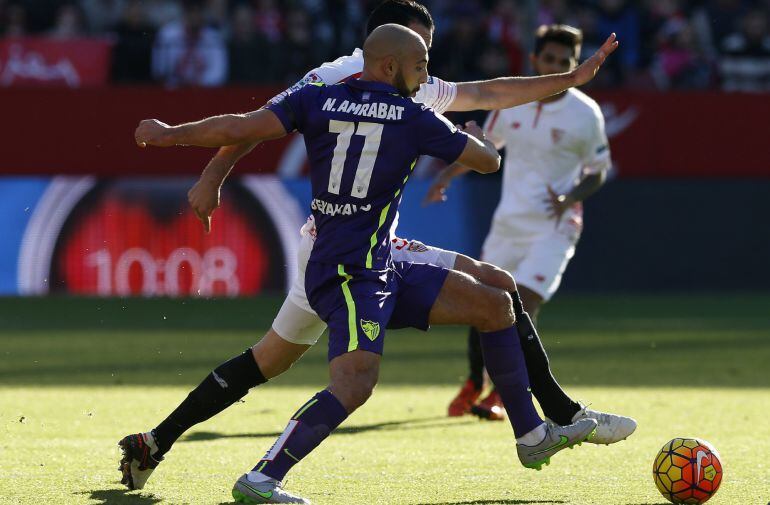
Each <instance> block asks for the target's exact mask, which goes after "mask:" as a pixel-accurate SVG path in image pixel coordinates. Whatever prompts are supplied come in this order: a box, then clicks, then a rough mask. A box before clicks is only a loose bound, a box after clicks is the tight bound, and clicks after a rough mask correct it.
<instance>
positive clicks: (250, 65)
mask: <svg viewBox="0 0 770 505" xmlns="http://www.w3.org/2000/svg"><path fill="white" fill-rule="evenodd" d="M229 53H230V82H238V83H242V82H249V83H260V82H261V83H266V82H271V81H273V80H275V77H274V76H275V75H276V69H275V68H274V65H275V64H274V61H275V59H276V55H275V54H274V47H272V46H271V45H270V44H269V43H268V41H267V39H265V38H264V37H263V36H262V34H261V33H258V32H257V26H256V23H255V22H254V9H252V8H251V7H250V6H249V5H248V4H239V5H238V6H237V7H236V8H235V11H233V15H232V21H231V35H230V45H229Z"/></svg>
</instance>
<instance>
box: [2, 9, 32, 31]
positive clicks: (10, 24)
mask: <svg viewBox="0 0 770 505" xmlns="http://www.w3.org/2000/svg"><path fill="white" fill-rule="evenodd" d="M26 33H27V12H26V11H25V10H24V6H23V5H21V4H18V3H11V4H8V5H5V6H3V7H2V9H1V10H0V36H2V37H22V36H24V35H25V34H26Z"/></svg>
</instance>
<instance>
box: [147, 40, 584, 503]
mask: <svg viewBox="0 0 770 505" xmlns="http://www.w3.org/2000/svg"><path fill="white" fill-rule="evenodd" d="M364 57H365V63H364V71H363V74H362V76H361V79H360V80H358V79H353V80H351V81H349V82H348V83H346V84H340V85H336V86H323V85H322V86H306V87H304V88H302V89H300V90H299V91H297V92H295V93H292V94H289V95H288V96H286V97H285V98H284V99H283V100H281V101H278V102H276V103H273V104H271V105H270V106H268V107H267V108H266V109H262V110H259V111H256V112H252V113H249V114H245V115H229V116H218V117H213V118H208V119H205V120H203V121H199V122H197V123H189V124H185V125H179V126H176V127H168V126H167V125H164V124H162V123H159V122H157V121H149V122H147V121H145V122H143V123H142V125H140V128H138V129H137V132H136V141H137V143H138V144H139V145H159V146H168V145H177V144H182V145H199V146H208V147H211V146H219V145H233V144H236V143H239V142H244V141H247V140H252V141H253V140H260V141H261V140H268V139H272V138H277V137H281V136H283V135H286V134H287V133H290V132H292V131H294V130H298V131H300V132H302V133H304V135H305V144H306V147H307V150H308V155H309V158H310V163H311V180H312V188H313V198H314V200H313V205H312V208H313V215H314V216H315V218H316V224H317V238H316V242H315V244H314V247H313V251H312V253H311V256H310V260H309V262H308V266H307V271H306V288H307V292H308V297H309V300H310V303H311V306H312V308H313V309H314V310H315V311H316V312H317V313H318V314H319V315H320V316H321V317H322V318H323V320H324V321H325V322H326V323H327V324H328V326H329V330H330V333H329V360H330V363H329V367H330V383H329V385H328V387H327V388H326V389H324V390H322V391H320V392H319V393H317V394H316V395H315V396H314V397H313V398H311V399H310V400H309V401H308V402H307V403H305V404H304V405H303V406H302V407H301V408H300V409H299V410H298V411H297V413H296V414H295V415H294V416H293V417H292V419H291V420H290V421H289V424H288V425H287V427H286V430H285V431H284V432H283V433H282V434H281V436H280V437H279V438H278V440H277V441H276V442H275V443H274V444H273V446H272V448H271V449H270V450H269V451H268V452H267V454H266V455H265V456H264V458H263V459H262V460H261V461H260V462H259V463H258V464H257V466H256V467H255V468H254V469H253V470H252V471H251V472H249V473H248V474H244V475H243V476H241V478H239V479H238V481H237V482H236V484H235V487H234V488H233V496H234V497H235V498H236V500H238V501H242V502H246V503H307V501H306V500H304V499H303V498H300V497H297V496H294V495H291V494H289V493H287V492H286V491H284V490H283V489H282V486H281V482H280V481H281V480H282V479H283V477H284V476H285V475H286V473H287V472H288V471H289V470H290V469H291V468H292V466H294V465H295V464H296V463H298V462H299V461H300V460H301V459H303V458H304V457H306V456H307V455H308V454H309V453H310V452H311V451H312V450H313V449H315V447H317V446H318V445H319V444H320V443H321V442H322V441H323V440H324V439H325V438H326V437H328V436H329V434H330V433H331V432H332V431H334V429H335V428H336V427H337V426H339V425H340V424H341V423H342V422H343V421H344V420H345V419H346V418H347V417H348V415H349V414H350V413H352V412H353V411H354V410H356V409H357V408H358V407H360V406H361V405H363V403H364V402H366V400H367V399H368V398H369V396H370V395H371V393H372V390H373V388H374V385H375V384H376V382H377V377H378V371H379V363H380V358H381V354H382V350H383V342H384V338H385V329H386V328H387V327H404V326H412V327H416V328H422V329H427V327H428V325H429V324H472V325H474V326H476V327H477V328H479V330H480V331H481V334H482V348H483V352H484V357H485V360H486V365H487V370H488V372H489V375H490V377H491V378H492V380H493V382H494V383H495V386H496V387H497V389H498V391H499V392H500V394H501V396H502V398H503V402H504V403H505V405H506V408H507V409H508V412H509V413H510V421H511V425H512V427H513V430H514V433H515V435H516V439H517V444H516V445H517V452H518V456H519V459H520V461H521V462H522V464H523V465H524V466H527V467H530V468H537V469H539V468H540V467H541V466H542V464H543V463H545V462H547V461H548V459H549V458H550V456H552V455H553V454H556V453H557V452H559V451H560V450H562V449H564V448H566V447H571V446H572V445H575V444H579V443H580V442H582V441H584V440H585V439H586V438H588V437H589V436H590V435H591V434H592V433H593V432H594V430H595V429H596V426H597V423H596V421H595V420H593V419H581V420H579V421H578V422H576V423H574V424H571V425H568V426H555V425H546V423H544V422H543V420H542V419H541V418H540V416H539V415H538V413H537V411H536V410H535V408H534V405H533V403H532V397H531V393H530V392H529V390H528V388H529V380H528V377H527V369H526V365H525V362H524V356H523V352H522V348H521V345H520V344H519V336H518V333H517V330H516V326H515V325H514V323H515V317H514V309H513V304H512V300H511V297H510V295H509V294H508V293H507V292H506V291H504V290H501V289H496V288H491V287H489V286H485V285H483V284H481V283H479V282H477V281H476V280H475V279H473V278H472V277H470V276H469V275H467V274H464V273H462V272H458V271H455V270H449V269H445V268H440V267H436V266H433V265H427V264H414V263H408V262H399V263H394V262H393V261H392V258H391V249H390V224H391V223H392V221H393V219H394V218H395V215H396V212H397V210H398V204H399V202H400V194H401V191H402V190H403V188H404V185H405V184H406V182H407V181H408V179H409V176H410V174H411V171H412V169H413V167H414V163H415V161H416V159H417V157H418V156H420V155H422V154H428V155H432V156H436V157H439V158H441V159H444V160H445V161H446V162H448V163H452V162H455V161H457V162H460V163H462V164H464V165H466V166H469V167H471V169H473V170H476V171H478V172H481V173H487V172H493V171H496V170H497V169H498V168H499V163H500V158H499V155H498V154H497V151H496V150H495V147H494V145H493V144H492V143H491V142H489V141H488V140H486V139H485V138H484V135H483V132H482V131H481V130H480V129H479V128H478V126H476V125H475V124H469V125H468V126H467V127H466V132H462V131H459V130H457V129H456V128H454V127H453V126H452V125H451V124H450V123H448V122H447V121H446V120H445V119H444V118H443V117H440V116H437V115H436V114H435V113H434V112H433V111H432V110H431V109H428V108H425V107H424V106H421V105H419V104H416V103H415V102H413V101H411V100H409V99H408V97H409V96H411V95H413V94H414V92H415V91H416V89H417V87H419V85H420V83H421V82H424V81H425V80H426V79H427V63H428V56H427V47H426V46H425V43H424V42H423V40H422V39H421V38H420V36H419V35H418V34H416V33H415V32H413V31H412V30H410V29H408V28H405V27H402V26H399V25H384V26H382V27H380V28H378V29H376V30H375V31H374V32H373V33H372V34H371V35H370V36H369V38H368V39H367V41H366V43H365V45H364ZM469 134H470V135H469ZM254 368H255V367H254V360H253V359H252V357H251V353H250V352H248V351H247V353H244V354H243V355H241V356H238V357H236V358H233V359H232V360H231V361H229V362H227V363H225V364H224V365H222V366H220V367H219V368H218V369H217V370H215V372H214V374H213V376H214V379H215V380H216V382H217V386H216V387H218V388H219V389H220V390H227V389H232V390H233V391H232V393H233V394H235V395H238V394H241V393H242V391H243V390H244V389H246V390H247V389H248V388H249V387H250V386H251V385H252V382H253V381H254V379H255V373H254V372H255V370H254ZM222 396H223V395H222V393H221V391H220V392H219V393H214V394H212V396H211V397H210V398H208V400H209V401H213V402H216V401H221V397H222ZM238 397H240V396H238Z"/></svg>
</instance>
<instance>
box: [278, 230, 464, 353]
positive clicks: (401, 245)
mask: <svg viewBox="0 0 770 505" xmlns="http://www.w3.org/2000/svg"><path fill="white" fill-rule="evenodd" d="M313 242H314V240H313V238H312V237H311V236H310V234H308V233H305V234H303V235H302V238H301V241H300V245H299V248H298V251H297V278H296V279H295V280H294V284H292V286H291V289H290V290H289V294H288V296H287V297H286V299H285V300H284V301H283V305H282V306H281V310H279V311H278V315H277V316H276V317H275V320H274V321H273V330H275V332H276V333H278V335H279V336H280V337H281V338H283V339H284V340H286V341H287V342H291V343H293V344H300V345H314V344H315V343H316V342H318V339H319V338H320V337H321V335H322V334H323V332H324V330H325V329H326V323H324V322H323V321H322V320H321V318H320V317H318V314H316V313H315V311H314V310H313V309H312V308H311V307H310V303H309V302H308V301H307V295H306V294H305V268H306V267H307V262H308V259H309V258H310V252H311V251H312V250H313ZM391 253H392V254H393V261H410V262H412V263H429V264H431V265H436V266H439V267H443V268H454V264H455V260H456V259H457V253H456V252H453V251H447V250H445V249H439V248H438V247H431V246H427V245H425V244H422V243H421V242H418V241H416V240H405V239H400V238H396V239H393V242H392V243H391Z"/></svg>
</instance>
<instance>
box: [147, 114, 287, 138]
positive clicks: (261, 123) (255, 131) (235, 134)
mask: <svg viewBox="0 0 770 505" xmlns="http://www.w3.org/2000/svg"><path fill="white" fill-rule="evenodd" d="M285 135H286V130H285V129H284V127H283V124H281V122H280V121H279V120H278V117H276V115H275V114H274V113H273V112H271V111H269V110H265V109H260V110H257V111H254V112H249V113H247V114H225V115H222V116H212V117H209V118H206V119H202V120H200V121H196V122H194V123H184V124H180V125H176V126H169V125H167V124H166V123H163V122H161V121H158V120H157V119H145V120H143V121H141V122H140V123H139V126H138V127H137V129H136V132H135V133H134V138H135V139H136V143H137V145H138V146H139V147H146V146H147V145H152V146H158V147H170V146H175V145H191V146H200V147H222V146H232V145H235V144H244V143H248V142H259V141H263V140H270V139H275V138H279V137H283V136H285Z"/></svg>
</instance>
